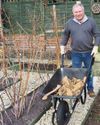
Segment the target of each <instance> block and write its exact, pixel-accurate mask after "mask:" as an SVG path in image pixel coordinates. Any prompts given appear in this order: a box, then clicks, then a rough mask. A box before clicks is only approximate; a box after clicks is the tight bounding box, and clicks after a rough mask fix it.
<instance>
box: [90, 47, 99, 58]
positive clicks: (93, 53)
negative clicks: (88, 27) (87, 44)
mask: <svg viewBox="0 0 100 125" xmlns="http://www.w3.org/2000/svg"><path fill="white" fill-rule="evenodd" d="M97 53H98V46H94V47H93V49H92V52H91V55H93V56H95V55H96V54H97Z"/></svg>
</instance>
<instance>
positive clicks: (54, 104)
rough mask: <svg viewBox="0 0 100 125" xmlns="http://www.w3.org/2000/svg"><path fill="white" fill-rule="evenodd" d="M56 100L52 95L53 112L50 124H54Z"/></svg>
mask: <svg viewBox="0 0 100 125" xmlns="http://www.w3.org/2000/svg"><path fill="white" fill-rule="evenodd" d="M57 101H58V99H57V98H54V97H52V103H53V108H54V112H53V114H52V124H53V125H55V123H54V119H55V114H56V111H57V110H56V106H57Z"/></svg>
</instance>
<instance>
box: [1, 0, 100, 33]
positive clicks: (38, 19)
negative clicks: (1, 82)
mask: <svg viewBox="0 0 100 125" xmlns="http://www.w3.org/2000/svg"><path fill="white" fill-rule="evenodd" d="M59 1H61V0H59ZM75 1H76V0H66V2H65V3H63V2H62V3H61V4H56V13H57V27H58V29H59V28H60V29H61V28H63V27H64V24H65V22H66V21H67V20H68V19H69V18H70V17H71V16H72V6H73V4H74V3H75ZM81 1H82V3H83V4H84V6H85V11H86V14H87V15H91V13H92V12H91V0H88V1H87V0H81ZM3 9H4V11H5V12H6V17H7V18H8V20H7V21H8V22H7V21H6V25H4V26H5V28H7V29H9V30H11V31H12V32H14V33H32V32H35V33H36V34H40V33H43V32H44V31H46V30H51V29H53V28H54V26H53V4H48V5H47V6H44V4H43V0H18V1H17V0H16V1H15V2H4V3H3ZM93 16H94V18H95V19H96V22H97V25H98V27H100V23H99V22H100V21H99V18H100V14H99V15H93Z"/></svg>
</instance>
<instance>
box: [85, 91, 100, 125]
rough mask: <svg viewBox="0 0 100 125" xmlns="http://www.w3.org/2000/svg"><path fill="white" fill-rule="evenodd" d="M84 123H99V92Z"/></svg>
mask: <svg viewBox="0 0 100 125" xmlns="http://www.w3.org/2000/svg"><path fill="white" fill-rule="evenodd" d="M84 125H100V92H99V94H98V96H97V97H96V100H95V102H94V105H93V107H92V110H91V112H90V114H89V117H88V119H87V120H86V122H85V124H84Z"/></svg>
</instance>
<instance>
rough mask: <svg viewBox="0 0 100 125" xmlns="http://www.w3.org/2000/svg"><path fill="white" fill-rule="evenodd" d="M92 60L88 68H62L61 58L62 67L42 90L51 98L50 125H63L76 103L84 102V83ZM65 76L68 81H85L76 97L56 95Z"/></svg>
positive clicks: (67, 120)
mask: <svg viewBox="0 0 100 125" xmlns="http://www.w3.org/2000/svg"><path fill="white" fill-rule="evenodd" d="M93 62H94V58H93V57H92V58H91V63H90V66H89V67H88V68H68V67H65V66H64V56H62V65H61V67H60V68H59V69H57V70H56V72H55V73H54V75H53V76H52V77H51V79H50V80H49V81H48V83H47V85H46V87H45V88H44V90H43V93H44V94H47V95H48V96H51V97H52V104H53V108H54V112H53V115H52V124H53V125H55V122H56V124H57V125H65V124H67V123H68V122H69V120H70V118H71V115H72V114H73V112H74V109H75V107H76V105H77V103H78V102H79V101H80V102H81V103H82V104H85V102H86V96H87V94H86V93H87V92H86V83H87V77H88V75H89V73H90V69H91V66H92V65H93ZM65 76H67V77H68V78H69V79H72V78H73V77H75V78H77V79H83V78H84V77H86V79H85V81H84V82H85V83H84V86H83V87H82V89H81V91H80V93H78V94H77V95H73V96H72V95H71V96H70V95H69V96H66V95H61V96H59V95H57V94H56V91H57V90H58V89H59V85H61V81H62V79H63V78H64V77H65Z"/></svg>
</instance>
